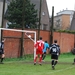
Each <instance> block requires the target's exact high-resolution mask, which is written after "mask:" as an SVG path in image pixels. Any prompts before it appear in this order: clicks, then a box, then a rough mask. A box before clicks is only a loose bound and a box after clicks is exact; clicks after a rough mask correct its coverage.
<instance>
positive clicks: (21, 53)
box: [20, 0, 25, 57]
mask: <svg viewBox="0 0 75 75" xmlns="http://www.w3.org/2000/svg"><path fill="white" fill-rule="evenodd" d="M24 20H25V0H23V9H22V30H24V24H25V22H24ZM23 39H24V33H23V32H22V37H21V52H20V57H22V56H23V51H24V46H23Z"/></svg>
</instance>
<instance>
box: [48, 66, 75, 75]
mask: <svg viewBox="0 0 75 75" xmlns="http://www.w3.org/2000/svg"><path fill="white" fill-rule="evenodd" d="M74 67H75V66H72V67H68V68H65V69H61V70H57V71H54V72H49V73H48V74H51V73H57V72H61V71H65V70H68V69H72V68H74Z"/></svg>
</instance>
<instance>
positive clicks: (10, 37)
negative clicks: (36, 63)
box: [0, 28, 36, 58]
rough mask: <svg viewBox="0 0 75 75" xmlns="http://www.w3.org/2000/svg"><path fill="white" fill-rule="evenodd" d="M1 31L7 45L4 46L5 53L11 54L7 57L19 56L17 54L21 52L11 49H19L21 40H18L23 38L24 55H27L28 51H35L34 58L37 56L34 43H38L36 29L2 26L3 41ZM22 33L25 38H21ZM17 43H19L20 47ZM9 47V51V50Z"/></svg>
mask: <svg viewBox="0 0 75 75" xmlns="http://www.w3.org/2000/svg"><path fill="white" fill-rule="evenodd" d="M1 31H2V35H3V36H2V37H3V38H5V46H4V48H5V53H7V54H9V55H7V57H10V56H11V57H16V56H17V55H16V54H19V53H16V51H15V52H11V51H13V50H17V49H18V51H19V47H20V45H21V44H20V43H21V41H18V40H19V39H21V40H22V39H23V44H22V45H23V48H24V50H23V55H25V54H26V53H27V54H30V53H31V54H32V53H33V54H34V58H35V55H36V49H35V48H34V44H35V43H36V31H29V30H19V29H7V28H0V42H1ZM22 33H23V38H21V37H22ZM7 44H8V45H7ZM10 44H11V45H10ZM16 44H17V45H18V47H17V45H16ZM32 44H33V45H32ZM10 46H11V47H10ZM7 47H8V48H7ZM15 48H16V49H15ZM7 49H8V50H9V51H7ZM27 49H28V50H27ZM32 50H33V51H32ZM10 53H11V55H10ZM13 53H14V54H13ZM12 54H13V55H12Z"/></svg>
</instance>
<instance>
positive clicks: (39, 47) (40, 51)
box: [34, 37, 44, 65]
mask: <svg viewBox="0 0 75 75" xmlns="http://www.w3.org/2000/svg"><path fill="white" fill-rule="evenodd" d="M34 47H35V48H36V56H35V58H34V65H36V61H37V58H38V56H40V57H39V65H42V63H41V62H42V54H43V49H44V41H43V40H42V37H40V39H39V40H38V41H37V42H36V44H35V45H34Z"/></svg>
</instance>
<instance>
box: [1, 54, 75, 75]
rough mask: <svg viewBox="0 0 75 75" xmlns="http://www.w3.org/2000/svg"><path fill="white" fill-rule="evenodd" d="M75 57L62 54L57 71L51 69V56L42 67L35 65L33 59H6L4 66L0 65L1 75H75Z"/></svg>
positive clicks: (56, 67) (47, 57)
mask: <svg viewBox="0 0 75 75" xmlns="http://www.w3.org/2000/svg"><path fill="white" fill-rule="evenodd" d="M74 57H75V55H72V54H71V53H68V54H61V55H60V57H59V63H58V64H57V65H56V66H55V70H52V68H51V64H50V61H51V59H50V56H49V55H47V56H46V58H45V62H44V63H43V64H42V66H40V65H39V64H38V63H37V64H36V65H33V60H32V57H30V58H27V59H24V58H22V59H5V60H4V64H0V75H75V65H73V64H72V63H73V59H74ZM28 59H29V60H28Z"/></svg>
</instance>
